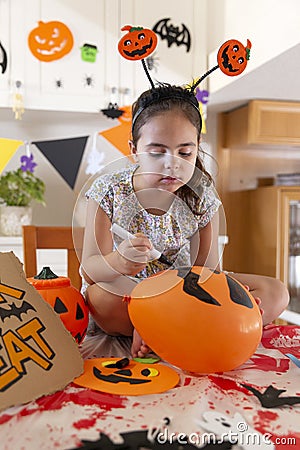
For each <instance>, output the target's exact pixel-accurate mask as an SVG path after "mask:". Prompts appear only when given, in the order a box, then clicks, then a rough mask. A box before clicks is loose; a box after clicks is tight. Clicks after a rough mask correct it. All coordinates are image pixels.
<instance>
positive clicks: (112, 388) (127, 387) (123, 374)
mask: <svg viewBox="0 0 300 450" xmlns="http://www.w3.org/2000/svg"><path fill="white" fill-rule="evenodd" d="M118 360H119V358H95V359H88V360H86V361H85V362H84V373H83V374H82V375H81V376H80V377H78V378H76V379H75V380H74V383H76V384H78V385H79V386H84V387H88V388H90V389H95V390H97V391H102V392H108V393H110V394H120V395H145V394H156V393H161V392H165V391H167V390H169V389H172V388H173V387H175V386H176V385H177V384H178V382H179V375H178V373H177V372H175V370H173V369H171V368H170V367H168V366H166V365H163V364H148V365H145V364H141V363H139V362H136V361H133V360H130V361H129V364H128V365H127V366H126V367H122V368H119V367H118V366H117V365H116V362H117V361H118Z"/></svg>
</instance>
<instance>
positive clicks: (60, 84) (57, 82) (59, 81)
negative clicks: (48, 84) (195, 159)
mask: <svg viewBox="0 0 300 450" xmlns="http://www.w3.org/2000/svg"><path fill="white" fill-rule="evenodd" d="M55 86H56V87H57V89H63V87H64V84H63V80H62V79H61V78H58V79H57V80H55Z"/></svg>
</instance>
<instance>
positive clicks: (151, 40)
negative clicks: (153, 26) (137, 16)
mask: <svg viewBox="0 0 300 450" xmlns="http://www.w3.org/2000/svg"><path fill="white" fill-rule="evenodd" d="M121 31H128V33H126V34H125V35H124V36H123V37H122V38H121V39H120V41H119V43H118V50H119V53H120V54H121V56H123V57H124V58H126V59H129V60H131V61H138V60H140V59H144V58H147V57H148V56H149V55H151V53H152V52H154V50H155V48H156V45H157V36H156V34H155V33H154V31H152V30H150V29H149V28H143V27H133V26H132V25H126V26H125V27H123V28H121Z"/></svg>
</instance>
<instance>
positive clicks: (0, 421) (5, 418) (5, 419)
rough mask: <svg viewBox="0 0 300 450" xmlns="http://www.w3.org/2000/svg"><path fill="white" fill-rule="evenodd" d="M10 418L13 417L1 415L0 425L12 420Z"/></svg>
mask: <svg viewBox="0 0 300 450" xmlns="http://www.w3.org/2000/svg"><path fill="white" fill-rule="evenodd" d="M12 417H14V416H11V415H9V414H3V416H0V425H2V424H3V423H6V422H9V421H10V419H12Z"/></svg>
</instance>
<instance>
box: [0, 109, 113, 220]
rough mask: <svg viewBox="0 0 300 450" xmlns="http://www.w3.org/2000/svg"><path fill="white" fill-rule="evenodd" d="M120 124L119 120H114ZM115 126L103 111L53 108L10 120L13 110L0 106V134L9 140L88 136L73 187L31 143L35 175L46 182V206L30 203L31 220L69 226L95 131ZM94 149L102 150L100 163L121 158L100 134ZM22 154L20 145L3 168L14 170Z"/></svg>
mask: <svg viewBox="0 0 300 450" xmlns="http://www.w3.org/2000/svg"><path fill="white" fill-rule="evenodd" d="M117 123H118V124H119V122H117ZM115 125H117V124H116V122H115V121H113V120H112V119H106V118H105V117H104V116H103V114H102V113H101V112H100V113H99V114H88V113H85V114H84V113H63V112H52V111H29V110H28V111H26V112H25V114H24V116H23V119H22V120H21V121H16V120H14V119H13V113H12V111H11V110H8V109H1V108H0V136H1V137H6V138H9V139H20V140H22V141H25V140H27V141H28V142H31V141H35V140H36V141H39V140H51V139H64V138H71V137H79V136H87V135H88V136H90V138H89V139H88V141H87V145H86V149H85V153H84V157H83V159H82V162H81V166H80V169H79V173H78V177H77V180H76V184H75V186H74V190H72V189H71V188H70V187H69V185H68V184H67V183H66V182H65V181H64V179H63V178H62V177H61V176H60V175H59V174H58V173H57V172H56V170H55V169H54V167H53V166H52V165H51V164H50V163H49V162H48V160H47V159H46V158H45V157H44V156H43V155H42V153H41V152H40V151H39V150H38V149H37V147H35V146H34V145H32V146H31V151H32V153H33V155H34V160H35V162H36V163H37V164H38V165H37V167H36V168H35V174H36V175H37V176H38V177H40V178H42V179H43V180H44V181H45V183H46V203H47V205H46V207H43V206H41V205H33V206H34V208H33V223H35V224H36V225H70V224H71V221H72V215H73V208H74V205H75V203H76V200H77V196H78V194H79V193H80V191H81V188H82V187H83V186H84V184H85V182H86V181H87V180H88V179H89V178H90V176H91V175H87V174H86V173H85V169H86V166H87V157H88V155H89V152H90V150H91V146H92V143H93V136H94V134H95V133H97V132H99V131H101V130H104V129H107V128H110V127H113V126H115ZM97 148H98V150H101V151H102V150H103V152H104V153H105V159H104V160H103V164H109V163H110V162H111V161H112V160H115V159H118V158H120V157H122V154H121V153H120V152H119V151H118V150H116V149H115V148H114V147H113V146H112V145H111V144H110V143H109V142H107V141H106V140H105V139H104V138H103V137H102V136H98V137H97ZM23 154H25V147H24V146H22V147H20V148H19V149H18V151H17V152H16V153H15V155H14V156H13V158H12V159H11V160H10V162H9V163H8V165H7V166H6V168H5V170H4V171H6V170H15V169H16V168H18V167H20V156H21V155H23Z"/></svg>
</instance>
